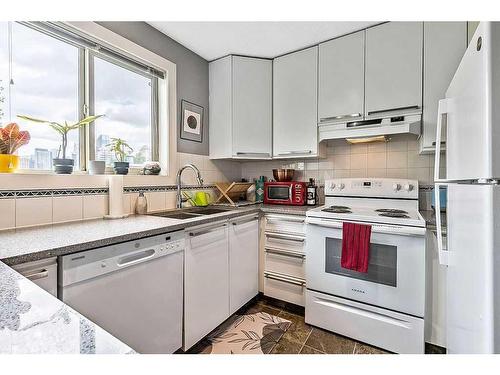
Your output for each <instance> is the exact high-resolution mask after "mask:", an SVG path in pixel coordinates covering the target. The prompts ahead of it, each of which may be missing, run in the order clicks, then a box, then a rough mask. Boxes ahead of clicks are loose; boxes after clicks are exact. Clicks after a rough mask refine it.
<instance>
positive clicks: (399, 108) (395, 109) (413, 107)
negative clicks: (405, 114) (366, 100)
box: [368, 105, 420, 116]
mask: <svg viewBox="0 0 500 375" xmlns="http://www.w3.org/2000/svg"><path fill="white" fill-rule="evenodd" d="M419 108H420V106H418V105H409V106H407V107H398V108H388V109H379V110H377V111H369V112H368V116H370V115H375V114H377V113H384V112H395V111H404V110H406V109H419Z"/></svg>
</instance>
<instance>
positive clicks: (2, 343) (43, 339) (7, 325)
mask: <svg viewBox="0 0 500 375" xmlns="http://www.w3.org/2000/svg"><path fill="white" fill-rule="evenodd" d="M0 353H8V354H30V353H46V354H65V353H68V354H105V353H107V354H112V353H116V354H126V353H135V352H134V350H132V349H131V348H130V347H129V346H127V345H125V344H124V343H123V342H121V341H120V340H118V339H117V338H115V337H114V336H112V335H111V334H109V333H108V332H106V331H105V330H103V329H102V328H100V327H99V326H97V325H96V324H94V323H92V322H91V321H90V320H88V319H87V318H85V317H83V316H82V315H80V314H79V313H78V312H76V311H75V310H73V309H72V308H70V307H69V306H67V305H65V304H64V303H63V302H61V301H59V300H58V299H57V298H55V297H53V296H52V295H51V294H49V293H47V292H46V291H44V290H43V289H41V288H40V287H38V286H37V285H35V284H34V283H33V282H31V281H30V280H28V279H26V278H24V277H23V276H21V275H20V274H19V273H17V272H16V271H14V270H13V269H12V268H10V267H8V266H6V265H5V264H2V263H1V262H0Z"/></svg>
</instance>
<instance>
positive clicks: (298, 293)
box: [264, 271, 306, 306]
mask: <svg viewBox="0 0 500 375" xmlns="http://www.w3.org/2000/svg"><path fill="white" fill-rule="evenodd" d="M305 291H306V281H305V280H304V279H300V278H296V277H292V276H288V275H284V274H280V273H276V272H270V271H264V295H266V296H268V297H272V298H276V299H279V300H281V301H286V302H290V303H294V304H296V305H299V306H304V304H305Z"/></svg>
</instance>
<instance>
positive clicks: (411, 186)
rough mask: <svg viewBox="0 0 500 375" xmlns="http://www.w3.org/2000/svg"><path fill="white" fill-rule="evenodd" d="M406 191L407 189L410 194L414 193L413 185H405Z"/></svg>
mask: <svg viewBox="0 0 500 375" xmlns="http://www.w3.org/2000/svg"><path fill="white" fill-rule="evenodd" d="M404 189H405V190H406V191H407V192H410V191H412V190H413V185H411V184H405V186H404Z"/></svg>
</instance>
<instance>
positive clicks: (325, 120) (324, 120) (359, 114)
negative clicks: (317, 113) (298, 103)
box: [319, 113, 361, 122]
mask: <svg viewBox="0 0 500 375" xmlns="http://www.w3.org/2000/svg"><path fill="white" fill-rule="evenodd" d="M355 117H361V113H352V114H350V115H341V116H331V117H322V118H320V119H319V122H327V121H332V120H342V119H345V118H346V119H350V118H355Z"/></svg>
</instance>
